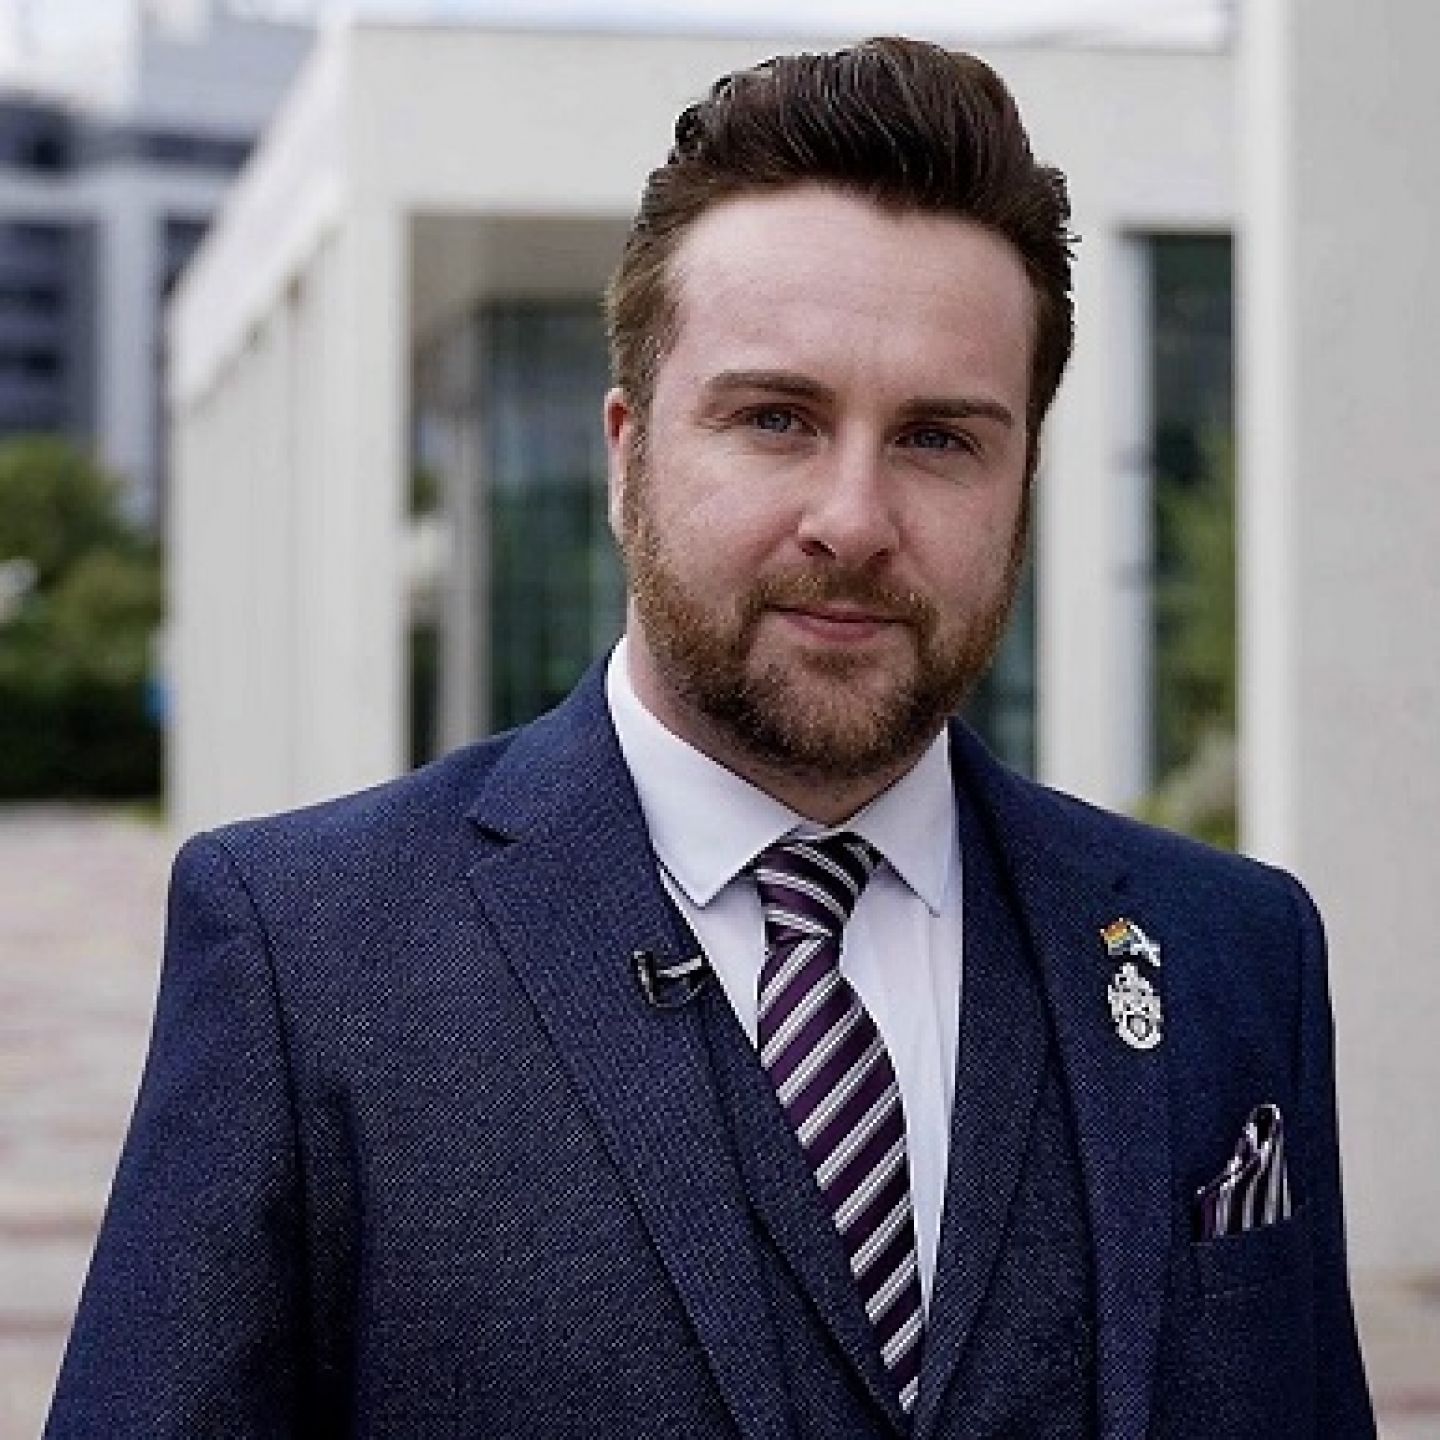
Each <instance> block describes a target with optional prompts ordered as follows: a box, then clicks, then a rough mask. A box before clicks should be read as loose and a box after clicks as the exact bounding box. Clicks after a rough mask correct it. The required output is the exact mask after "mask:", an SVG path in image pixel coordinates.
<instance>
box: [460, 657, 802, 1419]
mask: <svg viewBox="0 0 1440 1440" xmlns="http://www.w3.org/2000/svg"><path fill="white" fill-rule="evenodd" d="M471 817H472V819H474V820H475V821H476V822H477V824H479V825H480V826H481V827H482V829H483V831H484V835H483V837H482V847H483V849H484V852H485V853H484V854H483V857H482V858H481V860H480V861H479V863H478V864H476V865H475V866H474V868H473V869H472V871H471V880H472V884H473V886H474V889H475V892H476V894H477V896H478V897H479V901H480V905H481V908H482V910H483V914H484V918H485V920H486V921H487V923H488V924H489V926H490V927H491V929H492V930H493V932H494V935H495V937H496V939H497V940H498V942H499V944H500V946H501V947H502V948H503V951H504V953H505V954H506V955H507V957H508V959H509V961H510V963H511V965H512V966H513V968H514V970H515V972H516V974H517V976H518V977H519V979H520V981H521V983H522V984H523V985H524V986H525V988H526V990H527V992H528V994H529V996H530V998H531V1001H532V1003H533V1004H534V1006H535V1008H536V1010H537V1012H538V1013H539V1015H540V1017H541V1019H542V1021H543V1023H544V1024H545V1026H546V1028H547V1031H548V1033H549V1035H550V1037H551V1040H552V1042H553V1043H554V1045H555V1048H556V1050H557V1051H558V1053H559V1055H560V1056H561V1058H562V1060H563V1061H564V1063H565V1064H566V1066H567V1067H568V1069H569V1071H570V1074H571V1077H572V1079H573V1081H574V1084H575V1088H576V1090H577V1092H578V1094H579V1096H580V1099H581V1101H582V1102H583V1103H584V1104H585V1105H586V1106H587V1107H588V1109H589V1110H590V1112H591V1115H592V1116H593V1118H594V1121H595V1123H596V1125H597V1127H598V1129H599V1131H600V1133H601V1134H602V1136H603V1137H604V1140H605V1143H606V1145H607V1148H608V1149H609V1151H610V1154H611V1156H612V1158H613V1159H614V1161H615V1164H616V1166H617V1168H618V1169H619V1171H620V1172H621V1174H622V1175H623V1176H624V1178H625V1180H626V1182H627V1183H628V1185H629V1188H630V1190H631V1193H632V1195H633V1196H634V1200H635V1203H636V1205H637V1208H638V1210H639V1212H640V1215H641V1217H642V1219H643V1220H644V1223H645V1225H646V1227H647V1229H648V1230H649V1233H650V1236H651V1238H652V1240H653V1242H654V1244H655V1246H656V1249H657V1251H658V1252H659V1254H660V1256H661V1257H662V1259H663V1261H664V1264H665V1266H666V1269H667V1270H668V1272H669V1274H670V1276H671V1279H672V1280H673V1282H674V1284H675V1286H676V1288H677V1290H678V1291H679V1293H680V1295H681V1297H682V1300H683V1302H684V1304H685V1307H686V1309H687V1311H688V1313H689V1315H690V1318H691V1321H692V1322H693V1324H694V1327H695V1331H696V1333H697V1335H698V1336H699V1339H700V1343H701V1345H702V1346H703V1347H704V1350H705V1353H706V1355H707V1357H708V1359H709V1362H710V1365H711V1367H712V1369H713V1371H714V1374H715V1377H716V1380H717V1382H718V1384H719V1387H720V1390H721V1393H722V1394H723V1395H724V1396H725V1399H726V1401H727V1403H728V1404H729V1406H730V1408H731V1410H732V1412H733V1413H734V1416H735V1419H736V1422H737V1424H738V1425H739V1427H740V1430H741V1432H742V1434H744V1435H745V1436H747V1437H750V1440H760V1437H777V1436H783V1435H788V1434H790V1433H791V1429H792V1427H791V1422H790V1418H789V1408H788V1402H787V1401H786V1398H785V1396H784V1394H783V1393H782V1391H781V1388H780V1382H779V1377H780V1375H781V1374H782V1368H781V1365H780V1360H779V1354H778V1349H777V1341H776V1339H775V1336H774V1334H773V1332H772V1330H771V1328H770V1324H769V1319H768V1315H767V1313H766V1310H765V1305H764V1298H763V1294H764V1292H763V1286H762V1283H761V1276H760V1273H759V1268H758V1260H757V1257H756V1254H755V1250H754V1241H753V1235H752V1232H751V1230H750V1228H749V1224H748V1220H747V1216H746V1208H745V1196H744V1192H743V1189H742V1186H741V1183H740V1178H739V1175H738V1173H737V1171H736V1169H735V1167H734V1164H733V1161H732V1159H731V1156H730V1152H729V1148H728V1146H727V1144H726V1139H725V1133H724V1128H723V1121H722V1118H721V1114H720V1111H719V1108H718V1104H717V1097H716V1095H715V1091H714V1086H713V1083H712V1077H711V1074H710V1070H709V1064H708V1056H707V1052H706V1046H705V1043H704V1038H703V1035H702V1033H701V1027H700V1019H699V1010H698V1007H697V1006H695V1005H688V1006H685V1007H683V1008H680V1009H676V1010H657V1009H654V1008H652V1007H650V1006H649V1005H647V1004H646V1002H645V1000H644V999H643V997H642V995H641V993H640V989H639V987H638V985H637V983H636V980H635V977H634V975H633V973H632V967H631V958H630V957H631V956H632V953H633V952H634V951H635V950H637V949H649V950H652V951H653V952H655V953H656V954H657V955H660V956H662V957H664V956H676V957H677V958H678V956H677V947H678V945H680V944H683V940H682V939H681V938H680V937H677V934H676V930H675V925H674V922H673V920H672V918H671V915H670V913H669V910H668V907H667V904H666V901H665V899H664V896H663V890H662V888H661V886H660V883H659V879H658V876H657V874H656V870H655V861H654V857H653V854H652V852H651V850H650V848H649V842H648V837H647V834H646V831H645V828H644V821H643V817H642V816H641V813H640V809H639V804H638V801H637V800H636V798H635V794H634V790H633V787H632V786H631V783H630V779H629V773H628V771H627V770H626V769H625V766H624V762H623V760H622V759H621V757H620V753H619V747H618V745H617V743H616V741H615V738H614V733H613V731H612V729H611V727H610V723H609V716H608V712H607V710H606V708H605V703H604V696H603V689H602V685H601V680H600V672H599V670H598V667H597V670H595V671H592V673H591V675H590V676H589V677H588V679H587V680H586V681H585V682H584V683H583V684H582V686H581V687H580V689H579V690H578V691H577V692H576V694H575V696H573V697H572V698H571V699H570V700H569V701H567V702H566V704H565V705H564V706H563V707H561V709H560V710H559V711H556V712H554V713H552V714H551V715H550V716H547V717H545V719H544V720H542V721H540V722H538V723H537V724H536V725H535V726H532V727H530V728H529V729H528V730H526V731H525V732H522V734H521V735H520V736H519V737H517V739H516V740H515V741H514V743H513V744H512V746H511V748H510V750H509V751H508V752H507V754H506V756H505V757H504V759H503V760H502V761H501V762H500V764H499V765H498V766H497V767H496V770H495V771H494V772H493V773H492V775H491V777H490V779H489V781H488V783H487V785H486V787H485V790H484V793H483V794H482V796H481V797H480V800H479V801H478V803H477V804H476V805H475V806H474V807H473V809H472V811H471ZM639 1339H640V1342H641V1343H644V1337H639Z"/></svg>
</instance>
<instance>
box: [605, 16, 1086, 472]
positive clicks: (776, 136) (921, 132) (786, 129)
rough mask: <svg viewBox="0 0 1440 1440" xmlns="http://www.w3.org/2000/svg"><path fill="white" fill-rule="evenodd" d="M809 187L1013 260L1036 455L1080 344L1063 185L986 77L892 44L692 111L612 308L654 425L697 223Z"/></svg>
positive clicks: (739, 90)
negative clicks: (1030, 298) (1029, 305)
mask: <svg viewBox="0 0 1440 1440" xmlns="http://www.w3.org/2000/svg"><path fill="white" fill-rule="evenodd" d="M803 184H822V185H830V186H833V187H835V188H836V189H839V190H842V191H846V192H849V193H852V194H854V195H856V196H859V197H862V198H864V199H867V200H870V201H872V202H874V203H875V204H878V205H881V206H884V207H886V208H891V209H895V210H899V211H906V210H912V211H921V212H927V213H935V214H942V215H954V216H956V217H958V218H962V219H966V220H969V221H972V222H973V223H975V224H977V225H980V226H983V227H984V228H985V229H987V230H990V231H993V232H994V233H996V234H998V235H1000V236H1002V237H1003V238H1004V239H1006V240H1008V241H1009V242H1010V243H1011V244H1012V245H1013V246H1014V247H1015V250H1016V251H1017V253H1018V254H1019V256H1020V259H1021V260H1022V262H1023V263H1024V266H1025V270H1026V273H1027V275H1028V276H1029V279H1030V283H1031V286H1032V287H1033V290H1034V293H1035V300H1036V306H1035V316H1036V323H1035V335H1034V340H1033V346H1032V355H1031V366H1030V394H1029V406H1028V414H1027V417H1026V422H1027V430H1028V432H1029V436H1030V441H1031V450H1032V455H1033V452H1034V448H1035V444H1034V442H1035V438H1036V435H1037V434H1038V431H1039V428H1040V422H1041V421H1042V420H1043V419H1044V416H1045V412H1046V411H1047V410H1048V409H1049V407H1050V402H1051V401H1052V400H1053V399H1054V398H1055V391H1056V389H1057V388H1058V386H1059V384H1060V377H1061V375H1062V374H1063V373H1064V370H1065V365H1066V362H1067V361H1068V360H1069V358H1070V351H1071V347H1072V344H1073V336H1074V320H1073V306H1072V301H1071V294H1070V264H1071V249H1070V247H1071V243H1072V240H1073V237H1072V236H1071V234H1070V232H1069V220H1070V201H1069V196H1068V193H1067V190H1066V185H1065V177H1064V175H1063V174H1061V172H1060V171H1059V170H1057V169H1055V168H1053V167H1051V166H1047V165H1040V164H1038V163H1037V162H1036V160H1035V157H1034V156H1033V154H1032V153H1031V150H1030V141H1029V138H1028V137H1027V135H1026V133H1025V127H1024V125H1023V124H1022V122H1021V119H1020V113H1019V111H1018V110H1017V108H1016V106H1015V101H1014V99H1013V98H1012V96H1011V94H1010V92H1009V90H1008V89H1007V88H1006V86H1005V83H1004V81H1002V80H1001V79H1000V77H999V76H998V75H997V74H996V73H995V72H994V71H993V70H992V69H991V68H990V67H989V66H988V65H986V64H985V63H984V62H983V61H981V60H978V59H976V58H975V57H974V56H973V55H967V54H964V53H960V52H956V51H950V50H945V49H943V48H941V47H940V46H938V45H932V44H928V43H925V42H922V41H916V40H905V39H894V38H885V39H873V40H866V41H864V42H862V43H861V44H859V45H855V46H853V47H851V48H849V49H844V50H838V51H834V52H831V53H827V54H818V55H814V54H799V55H779V56H776V57H775V58H774V59H772V60H767V61H765V62H764V63H763V64H761V65H757V66H756V67H754V68H753V69H749V70H738V71H736V72H735V73H733V74H731V75H726V76H723V77H722V78H721V79H719V80H717V81H716V82H715V84H714V85H713V86H712V87H711V89H710V93H709V95H708V96H707V97H706V98H705V99H704V100H701V101H698V102H697V103H695V104H693V105H691V106H689V107H688V108H687V109H685V110H684V111H682V112H681V114H680V116H679V118H678V119H677V120H676V122H675V143H674V145H673V147H672V148H671V151H670V154H669V156H668V158H667V159H666V161H665V163H664V164H663V165H662V166H660V167H659V169H657V170H654V171H652V172H651V174H650V177H649V179H648V181H647V182H646V185H645V189H644V193H643V194H642V196H641V199H640V208H639V210H638V211H637V213H636V216H635V219H634V222H633V223H632V225H631V228H630V233H629V236H628V237H627V239H626V242H625V249H624V251H623V253H622V255H621V259H620V264H619V266H618V268H617V269H616V271H615V274H614V276H613V277H612V278H611V281H610V284H609V287H608V288H607V290H606V295H605V316H606V323H607V329H608V334H609V339H610V363H611V376H612V380H613V382H614V383H615V384H617V385H618V386H620V388H621V389H622V390H624V392H625V394H626V396H627V397H628V399H629V401H630V404H631V406H632V408H633V410H634V412H635V414H636V416H637V418H638V419H639V422H640V425H641V427H642V428H643V427H644V424H645V421H646V418H647V417H648V414H649V409H650V401H651V397H652V394H653V391H654V385H655V376H656V372H657V370H658V369H659V365H660V362H661V360H662V359H663V358H664V356H665V355H666V353H667V352H668V350H669V349H670V347H671V346H672V345H673V343H674V340H675V336H676V331H677V326H678V323H679V315H678V299H677V296H676V294H675V292H674V286H673V283H672V260H673V258H674V255H675V252H676V251H677V250H678V248H679V246H680V244H681V242H682V241H683V240H684V238H685V236H686V234H687V233H688V231H689V230H690V228H691V226H693V225H694V224H695V222H696V221H697V220H698V219H699V218H700V216H701V215H703V214H704V213H705V212H706V211H707V210H709V209H710V208H711V207H712V206H715V205H717V204H720V203H722V202H723V201H725V200H730V199H734V198H735V197H737V196H742V195H754V194H764V193H765V192H767V191H779V190H785V189H790V188H793V187H795V186H797V185H803Z"/></svg>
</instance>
